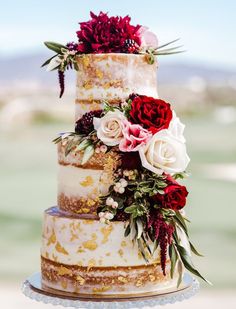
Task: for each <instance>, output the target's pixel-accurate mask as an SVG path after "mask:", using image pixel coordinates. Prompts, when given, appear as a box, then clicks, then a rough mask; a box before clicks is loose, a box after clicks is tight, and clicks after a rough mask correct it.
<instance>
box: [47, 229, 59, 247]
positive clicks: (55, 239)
mask: <svg viewBox="0 0 236 309" xmlns="http://www.w3.org/2000/svg"><path fill="white" fill-rule="evenodd" d="M56 241H57V238H56V234H55V232H54V230H53V231H52V234H51V236H50V237H49V238H48V243H47V246H50V245H51V244H55V243H56Z"/></svg>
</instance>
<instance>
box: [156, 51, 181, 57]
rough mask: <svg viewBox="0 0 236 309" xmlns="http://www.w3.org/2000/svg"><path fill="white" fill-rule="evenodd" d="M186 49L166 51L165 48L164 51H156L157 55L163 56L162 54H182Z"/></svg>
mask: <svg viewBox="0 0 236 309" xmlns="http://www.w3.org/2000/svg"><path fill="white" fill-rule="evenodd" d="M185 52H186V50H179V51H175V52H165V51H164V50H163V52H162V51H161V52H157V53H155V55H158V56H161V55H175V54H182V53H185Z"/></svg>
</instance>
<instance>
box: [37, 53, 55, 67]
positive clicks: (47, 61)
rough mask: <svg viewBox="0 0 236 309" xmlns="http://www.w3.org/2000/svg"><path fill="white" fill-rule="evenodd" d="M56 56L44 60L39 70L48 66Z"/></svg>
mask: <svg viewBox="0 0 236 309" xmlns="http://www.w3.org/2000/svg"><path fill="white" fill-rule="evenodd" d="M57 55H58V54H56V55H54V56H52V57H51V58H49V59H48V60H46V61H45V62H44V63H43V64H42V65H41V68H42V67H45V66H46V65H48V64H49V63H50V61H51V60H52V59H53V58H55V57H56V56H57Z"/></svg>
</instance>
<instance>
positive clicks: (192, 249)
mask: <svg viewBox="0 0 236 309" xmlns="http://www.w3.org/2000/svg"><path fill="white" fill-rule="evenodd" d="M189 244H190V249H191V251H192V252H193V253H194V254H195V255H197V256H202V257H203V256H204V255H202V254H201V253H199V252H198V251H197V249H196V248H195V247H194V245H193V244H192V243H191V241H189Z"/></svg>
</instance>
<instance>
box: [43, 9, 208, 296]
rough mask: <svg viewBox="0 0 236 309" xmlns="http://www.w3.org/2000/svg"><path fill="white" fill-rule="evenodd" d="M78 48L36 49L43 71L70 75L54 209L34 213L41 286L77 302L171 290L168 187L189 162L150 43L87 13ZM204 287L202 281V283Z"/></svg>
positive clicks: (174, 271) (174, 232)
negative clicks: (72, 95)
mask: <svg viewBox="0 0 236 309" xmlns="http://www.w3.org/2000/svg"><path fill="white" fill-rule="evenodd" d="M77 37H78V42H72V43H68V44H66V45H61V44H58V43H53V42H46V43H45V44H46V46H47V47H48V48H50V49H51V50H53V51H54V52H55V53H56V54H55V55H54V56H53V57H51V58H50V59H49V60H47V61H46V62H45V63H44V65H47V67H48V70H54V69H56V70H57V71H58V74H59V82H60V90H61V91H60V96H62V95H63V92H64V89H65V85H64V73H65V71H66V69H68V68H73V69H75V70H76V72H77V82H76V99H75V130H74V131H73V132H66V133H62V134H60V135H59V136H58V137H57V138H55V140H54V142H55V143H56V144H57V147H58V148H57V149H58V203H57V205H58V206H57V207H52V208H49V209H48V210H46V211H45V213H44V222H43V237H42V248H41V270H42V282H43V285H44V286H45V287H47V288H50V289H54V290H59V291H64V292H69V293H73V294H76V295H79V294H89V295H93V294H101V295H119V294H125V295H131V294H140V293H149V292H153V291H154V292H158V291H163V290H165V289H170V288H172V289H176V288H178V287H179V286H180V284H181V280H182V278H183V274H184V269H185V268H186V269H187V270H189V271H192V272H193V273H194V274H195V275H198V276H200V277H201V278H203V277H202V276H201V275H200V273H199V272H198V271H197V270H196V269H195V268H194V266H193V265H192V263H191V260H190V256H191V251H192V252H194V253H196V254H198V252H197V251H196V249H195V248H194V246H193V245H192V243H191V242H190V241H189V236H188V231H187V226H186V221H187V219H186V217H185V214H184V211H183V207H184V206H185V204H186V197H187V195H188V192H187V189H186V187H185V186H184V185H182V184H180V183H179V182H177V180H178V179H180V178H184V177H185V176H186V172H185V171H186V168H187V166H188V163H189V157H188V155H187V152H186V144H185V138H184V135H183V131H184V125H183V124H182V123H181V121H180V119H179V118H178V117H177V115H176V113H175V112H174V110H173V108H172V106H171V104H170V103H168V102H166V101H164V100H162V99H160V98H159V97H158V93H157V65H158V62H157V59H158V56H159V55H162V54H171V53H174V52H178V50H175V49H174V48H173V47H172V48H166V46H168V45H169V44H172V43H173V42H170V43H167V44H164V45H163V46H159V45H158V40H157V38H156V36H155V35H154V34H153V33H152V32H151V31H150V30H148V29H147V28H146V27H143V26H140V25H137V26H133V25H131V23H130V17H129V16H126V17H124V18H122V17H109V16H108V15H107V14H105V13H102V12H101V13H100V14H98V15H95V14H94V13H91V19H90V20H89V21H88V22H83V23H80V30H79V31H78V32H77ZM203 279H204V278H203Z"/></svg>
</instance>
